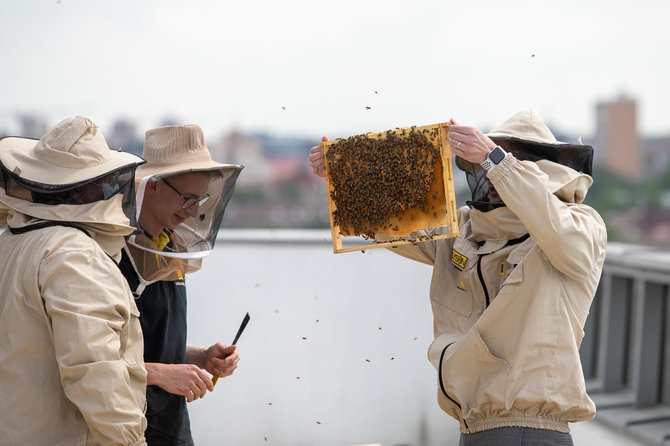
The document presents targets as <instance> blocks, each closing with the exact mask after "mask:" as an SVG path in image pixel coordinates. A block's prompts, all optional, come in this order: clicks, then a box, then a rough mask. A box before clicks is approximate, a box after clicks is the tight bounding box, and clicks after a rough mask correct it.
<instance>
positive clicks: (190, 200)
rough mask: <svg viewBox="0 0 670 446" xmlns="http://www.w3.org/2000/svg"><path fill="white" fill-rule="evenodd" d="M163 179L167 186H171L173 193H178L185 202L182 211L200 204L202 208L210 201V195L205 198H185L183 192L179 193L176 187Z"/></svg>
mask: <svg viewBox="0 0 670 446" xmlns="http://www.w3.org/2000/svg"><path fill="white" fill-rule="evenodd" d="M161 179H162V180H163V183H165V184H167V185H168V186H170V189H172V190H173V191H175V192H177V194H179V196H180V197H181V198H182V199H183V200H184V202H183V203H182V204H181V208H182V209H188V208H190V207H191V206H193V205H194V204H196V203H197V204H198V206H202V205H203V204H205V202H206V201H207V200H209V194H206V195H205V196H204V197H200V198H187V197H185V196H184V195H183V194H182V193H181V192H179V191H178V190H177V189H175V187H174V186H173V185H171V184H170V183H168V182H167V181H166V180H165V178H161Z"/></svg>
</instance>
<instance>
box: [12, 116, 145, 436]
mask: <svg viewBox="0 0 670 446" xmlns="http://www.w3.org/2000/svg"><path fill="white" fill-rule="evenodd" d="M142 162H143V161H142V159H141V158H140V157H137V156H135V155H132V154H128V153H123V152H118V151H112V150H110V149H109V147H108V146H107V143H106V142H105V139H104V137H103V135H102V133H101V132H100V129H99V128H98V127H97V126H95V124H93V123H92V122H91V121H90V120H89V119H87V118H84V117H74V118H69V119H66V120H64V121H62V122H61V123H59V124H58V125H56V126H55V127H54V128H53V129H52V130H50V131H49V132H48V133H47V134H46V135H44V136H43V137H42V138H41V139H40V140H34V139H28V138H17V137H8V138H3V139H2V140H0V225H2V226H5V227H7V229H6V230H5V231H4V232H3V233H2V234H0V253H1V255H0V258H2V264H1V265H0V288H2V290H3V292H2V293H1V294H0V339H2V348H1V349H0V394H2V399H1V400H0V411H1V412H2V414H3V416H2V417H1V418H0V438H2V439H3V440H4V441H5V442H6V443H9V444H54V443H58V444H83V443H99V444H102V443H118V444H145V442H144V429H145V427H146V419H145V417H144V413H143V409H144V404H145V387H146V370H145V368H144V364H143V359H142V351H143V340H142V333H141V328H140V324H139V320H138V312H137V308H136V306H135V303H134V301H133V296H132V294H131V293H130V291H129V289H128V286H127V284H126V282H125V279H124V278H123V276H122V275H121V273H120V272H119V270H118V268H117V266H116V264H115V262H114V260H113V259H119V258H120V250H121V248H122V246H123V244H124V236H127V235H129V234H130V233H132V232H133V231H134V230H135V228H134V227H133V222H132V220H133V219H134V203H135V195H134V181H133V176H134V172H135V169H136V167H137V166H138V165H139V164H140V163H142ZM40 401H48V404H47V405H42V406H41V407H40V410H35V407H36V406H35V405H36V404H37V403H38V402H40Z"/></svg>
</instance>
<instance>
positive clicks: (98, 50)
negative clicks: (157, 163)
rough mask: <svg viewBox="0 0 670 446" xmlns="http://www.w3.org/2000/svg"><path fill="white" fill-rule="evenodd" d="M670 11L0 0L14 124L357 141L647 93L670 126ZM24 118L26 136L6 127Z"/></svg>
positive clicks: (589, 5) (554, 121) (644, 98)
mask: <svg viewBox="0 0 670 446" xmlns="http://www.w3.org/2000/svg"><path fill="white" fill-rule="evenodd" d="M669 12H670V4H667V3H665V2H658V1H653V0H643V1H640V2H637V3H636V4H635V5H634V6H631V5H630V4H629V3H627V2H621V1H615V2H605V1H594V0H591V1H564V2H560V3H554V2H551V3H549V2H543V3H540V4H538V3H534V2H530V1H527V0H517V1H511V2H504V3H503V2H495V1H492V0H486V1H473V2H467V3H456V2H443V1H423V0H422V1H417V2H412V3H408V2H381V1H377V0H374V1H367V2H353V0H352V1H349V0H347V1H343V2H338V4H337V5H328V4H321V3H314V2H307V1H302V0H290V1H287V2H282V3H276V2H269V1H257V2H235V3H227V2H213V1H204V0H199V1H193V2H189V3H188V4H186V3H183V2H176V1H173V0H170V1H156V0H151V1H145V2H130V1H127V0H119V1H115V2H111V1H108V2H102V1H101V2H86V1H85V0H53V1H51V0H50V1H29V2H10V1H7V0H2V1H0V25H1V26H0V39H1V41H2V42H3V46H2V47H1V48H0V56H2V60H3V61H5V66H6V67H9V69H5V70H2V71H1V72H0V92H1V93H2V94H1V95H0V96H1V97H2V98H3V100H2V101H1V102H0V129H3V128H5V129H6V130H8V131H12V130H13V129H12V128H11V126H13V125H15V124H14V122H13V121H12V119H13V118H12V117H13V116H15V115H17V114H37V115H41V116H43V117H44V119H46V120H47V121H48V122H49V124H50V125H52V124H55V122H57V121H58V120H60V119H62V118H64V117H66V116H71V115H74V114H83V115H85V116H89V117H91V118H92V119H93V120H94V121H96V122H97V123H98V124H99V125H101V126H102V127H103V128H110V127H111V126H112V125H113V123H114V122H115V121H116V120H117V119H129V120H131V121H133V122H136V123H137V126H138V129H146V128H151V127H155V126H157V125H159V124H160V122H161V120H162V119H165V118H172V119H174V120H176V121H179V122H184V123H185V122H195V123H198V124H200V125H201V126H202V127H203V129H204V130H205V133H206V135H220V134H224V133H226V132H229V131H231V130H234V129H238V130H240V131H243V132H257V131H265V132H269V133H273V134H278V135H302V136H309V137H315V138H316V137H318V136H320V135H323V134H325V135H329V136H331V137H342V136H348V135H350V134H355V133H364V132H367V131H383V130H385V129H389V128H395V127H405V126H410V125H424V124H432V123H436V122H444V121H447V120H449V118H452V117H453V118H454V119H456V120H457V121H459V122H462V123H469V124H473V125H477V126H481V127H484V128H490V127H492V126H494V125H496V124H498V123H499V122H501V121H502V120H504V119H506V118H507V117H508V116H509V115H511V114H513V113H514V112H516V111H518V110H520V109H525V108H533V109H535V110H537V111H538V112H539V113H540V114H541V115H542V116H543V118H544V119H545V120H546V121H547V122H549V123H550V125H552V129H556V130H557V131H558V132H567V133H571V134H572V133H574V134H576V135H591V134H593V133H594V131H595V111H594V107H595V104H596V103H598V102H601V101H610V100H615V99H617V98H619V97H620V96H622V95H623V96H626V97H630V98H634V99H636V100H637V102H638V106H639V113H638V121H639V122H638V130H639V133H640V134H644V135H655V134H667V133H670V120H669V119H668V116H669V115H670V114H669V113H668V105H667V104H668V103H670V87H668V86H667V82H666V81H665V79H667V78H668V77H670V61H669V60H668V58H667V57H665V54H668V49H670V48H669V46H670V30H668V28H667V27H666V26H665V24H664V23H663V22H664V17H667V16H668V13H669ZM7 127H10V128H7Z"/></svg>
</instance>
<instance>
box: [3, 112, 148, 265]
mask: <svg viewBox="0 0 670 446" xmlns="http://www.w3.org/2000/svg"><path fill="white" fill-rule="evenodd" d="M142 162H143V160H142V159H141V158H140V157H138V156H136V155H133V154H130V153H125V152H119V151H114V150H110V149H109V147H108V146H107V142H106V141H105V138H104V136H103V135H102V133H101V132H100V130H99V129H98V127H97V126H96V125H95V124H93V122H91V120H89V119H88V118H84V117H81V116H78V117H73V118H68V119H65V120H64V121H62V122H60V123H59V124H57V125H56V126H55V127H54V128H53V129H51V130H50V131H49V132H47V133H46V134H45V135H44V136H43V137H42V138H41V139H40V140H35V139H30V138H19V137H6V138H2V139H1V140H0V225H4V226H9V227H10V228H11V229H12V230H18V229H19V228H26V227H29V226H30V225H34V224H36V223H41V224H44V221H49V222H58V224H75V225H76V226H78V227H81V228H84V229H87V230H88V232H89V234H90V235H92V236H94V235H95V238H96V240H97V241H98V242H99V243H100V244H101V246H102V247H103V249H105V251H107V253H108V254H110V255H115V254H116V253H118V252H120V248H121V246H122V244H123V236H125V235H128V234H130V233H131V232H132V231H134V230H135V228H134V226H135V191H134V182H133V177H134V173H135V168H136V167H137V166H138V165H139V164H140V163H142ZM105 237H107V239H108V241H109V242H110V243H111V244H112V245H117V246H109V245H108V244H106V243H104V238H105ZM119 241H120V242H121V243H120V244H119Z"/></svg>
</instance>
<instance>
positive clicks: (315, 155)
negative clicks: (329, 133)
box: [309, 136, 330, 178]
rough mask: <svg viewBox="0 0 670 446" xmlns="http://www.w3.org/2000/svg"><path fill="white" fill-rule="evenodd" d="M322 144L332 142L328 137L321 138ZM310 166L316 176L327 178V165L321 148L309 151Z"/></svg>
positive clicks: (315, 147) (316, 147) (317, 147)
mask: <svg viewBox="0 0 670 446" xmlns="http://www.w3.org/2000/svg"><path fill="white" fill-rule="evenodd" d="M321 141H322V142H326V141H330V140H329V139H328V138H327V137H325V136H324V137H322V138H321ZM309 165H310V166H311V167H312V172H314V175H318V176H320V177H321V178H325V177H326V165H325V164H324V161H323V150H322V149H321V147H320V146H314V147H312V149H311V150H310V151H309Z"/></svg>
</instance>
